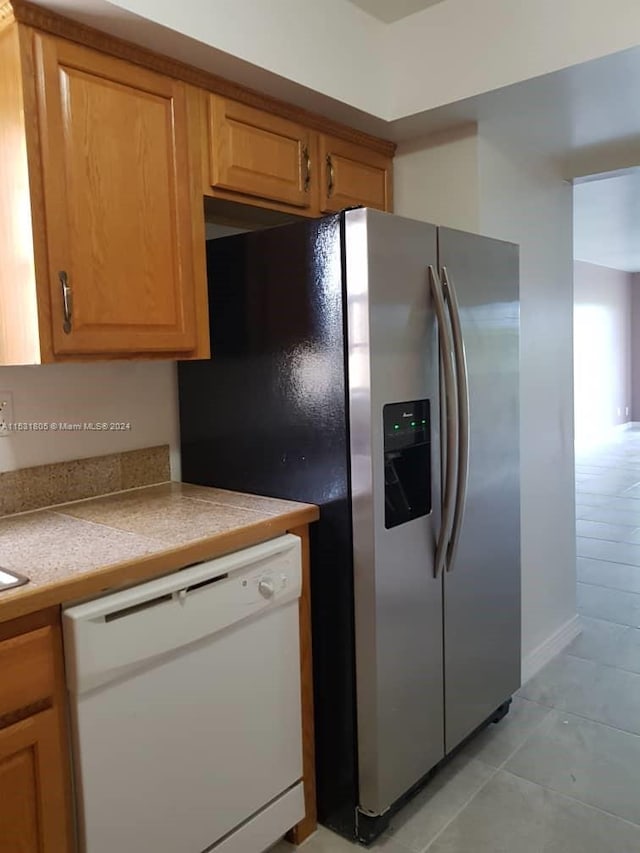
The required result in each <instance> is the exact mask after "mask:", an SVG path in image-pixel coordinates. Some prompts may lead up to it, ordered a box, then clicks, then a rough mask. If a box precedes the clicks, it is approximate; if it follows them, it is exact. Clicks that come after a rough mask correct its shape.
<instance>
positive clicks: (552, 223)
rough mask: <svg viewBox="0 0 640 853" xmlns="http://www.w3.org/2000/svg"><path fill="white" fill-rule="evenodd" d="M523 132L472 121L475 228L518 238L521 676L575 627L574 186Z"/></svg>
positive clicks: (505, 124) (501, 124) (509, 126)
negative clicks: (475, 132) (530, 146)
mask: <svg viewBox="0 0 640 853" xmlns="http://www.w3.org/2000/svg"><path fill="white" fill-rule="evenodd" d="M526 138H527V129H526V127H520V126H517V125H516V126H513V125H512V124H511V122H510V121H509V120H508V119H506V120H504V121H501V122H498V121H494V122H486V123H483V124H481V126H480V130H479V155H480V187H479V194H480V199H481V207H480V226H481V231H482V232H483V233H486V234H488V235H490V236H494V237H499V238H502V239H506V240H512V241H513V242H515V243H518V244H519V245H520V311H521V337H520V353H521V358H520V376H521V381H520V418H521V429H520V440H521V475H522V493H521V494H522V603H523V608H522V645H523V663H524V673H525V676H526V675H527V674H530V673H531V669H532V667H533V668H535V666H536V665H537V663H538V662H539V660H540V657H539V655H541V654H543V650H544V649H545V644H547V643H549V641H550V640H551V639H552V638H553V637H554V636H555V635H557V633H558V632H560V637H562V632H563V631H565V630H573V629H575V627H576V623H575V622H574V621H572V620H575V614H576V542H575V497H574V476H575V475H574V444H573V343H572V335H573V328H572V327H573V287H572V279H573V195H572V188H571V186H570V185H569V184H567V183H566V182H565V181H564V180H563V179H562V171H561V168H560V165H559V164H555V163H553V162H551V161H548V160H547V159H546V158H544V157H543V156H541V155H539V154H537V153H536V152H535V151H528V150H527V148H526ZM556 650H557V648H556Z"/></svg>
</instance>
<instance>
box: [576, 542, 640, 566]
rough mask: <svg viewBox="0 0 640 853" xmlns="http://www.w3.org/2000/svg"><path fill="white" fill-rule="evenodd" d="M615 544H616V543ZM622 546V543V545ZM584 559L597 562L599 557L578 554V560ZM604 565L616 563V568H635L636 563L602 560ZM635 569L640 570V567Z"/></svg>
mask: <svg viewBox="0 0 640 853" xmlns="http://www.w3.org/2000/svg"><path fill="white" fill-rule="evenodd" d="M614 544H615V543H614ZM620 544H622V543H620ZM581 558H584V559H586V560H597V559H598V557H588V556H586V554H578V553H576V559H581ZM601 562H603V563H614V565H616V566H635V563H623V562H622V561H621V560H602V561H601ZM635 568H640V566H635Z"/></svg>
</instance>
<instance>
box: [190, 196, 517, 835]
mask: <svg viewBox="0 0 640 853" xmlns="http://www.w3.org/2000/svg"><path fill="white" fill-rule="evenodd" d="M207 263H208V275H209V309H210V321H211V351H212V356H211V359H210V360H208V361H203V362H187V363H181V364H180V365H179V392H180V426H181V445H182V476H183V479H184V480H185V481H187V482H192V483H200V484H204V485H213V486H220V487H223V488H230V489H237V490H241V491H248V492H255V493H258V494H265V495H271V496H276V497H282V498H289V499H297V500H302V501H308V502H312V503H317V504H319V505H320V508H321V518H320V521H319V522H318V523H317V524H316V525H314V526H313V529H312V543H311V561H312V562H311V571H312V612H313V656H314V691H315V712H316V720H315V724H316V746H317V750H316V761H317V794H318V810H319V817H320V820H321V821H322V822H323V823H325V824H326V825H328V826H330V827H332V828H333V829H335V830H337V831H339V832H340V833H342V834H343V835H345V836H347V837H350V838H358V839H359V840H361V841H364V842H368V841H371V840H372V839H373V838H375V837H376V836H377V835H378V834H379V833H380V832H381V831H382V830H383V829H384V828H385V826H386V825H387V823H388V821H389V817H390V815H391V814H393V811H394V809H396V808H397V807H398V806H399V805H401V804H402V803H403V802H404V801H405V800H406V799H407V798H408V797H409V796H410V795H411V794H412V793H413V792H414V791H415V790H417V789H418V788H419V787H420V786H421V785H422V784H424V782H425V781H426V780H428V779H429V777H430V775H431V774H432V773H433V772H434V770H435V769H437V767H438V765H440V764H441V763H442V762H443V761H446V759H447V758H448V757H449V756H450V755H451V754H452V752H453V751H454V750H455V749H456V747H458V746H459V745H460V744H461V743H462V742H463V741H464V740H465V739H466V738H468V737H469V736H470V735H472V734H473V733H474V732H475V731H476V730H477V729H478V728H479V727H481V726H483V725H485V724H487V723H488V722H491V721H497V720H499V719H500V717H501V716H502V715H503V714H504V713H505V712H506V710H507V708H508V702H509V699H510V696H511V694H512V693H513V692H514V691H515V690H516V689H517V688H518V687H519V685H520V499H519V438H518V437H519V406H518V384H519V377H518V370H519V368H518V362H519V298H518V249H517V247H516V246H514V245H512V244H509V243H503V242H500V241H497V240H491V239H487V238H484V237H480V236H477V235H473V234H467V233H463V232H460V231H454V230H451V229H448V228H437V227H435V226H432V225H429V224H426V223H423V222H417V221H413V220H408V219H403V218H400V217H397V216H393V215H389V214H384V213H379V212H377V211H373V210H366V209H357V210H350V211H346V212H344V213H342V214H338V215H335V216H330V217H326V218H324V219H321V220H313V221H308V222H301V223H296V224H293V225H287V226H281V227H278V228H272V229H267V230H263V231H256V232H252V233H247V234H242V235H236V236H233V237H228V238H224V239H220V240H213V241H210V242H209V243H208V245H207ZM256 654H260V650H259V649H256ZM265 665H268V661H265ZM257 699H258V697H257ZM247 772H250V768H247Z"/></svg>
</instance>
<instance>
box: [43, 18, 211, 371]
mask: <svg viewBox="0 0 640 853" xmlns="http://www.w3.org/2000/svg"><path fill="white" fill-rule="evenodd" d="M36 62H37V69H38V72H39V90H38V99H39V103H38V106H39V113H40V115H39V118H40V132H41V146H42V166H43V184H44V198H45V213H46V230H47V246H48V261H49V270H48V273H49V285H50V292H51V328H52V341H53V351H54V353H56V354H66V353H69V354H72V353H87V354H92V353H100V354H103V355H104V354H105V353H114V354H118V353H123V354H124V353H126V354H133V355H135V353H154V352H158V353H163V352H166V353H171V352H174V353H180V352H187V351H189V350H194V348H195V346H196V329H195V307H194V304H195V296H194V288H195V285H194V264H193V251H194V249H193V241H192V231H191V212H192V209H191V198H192V196H191V194H190V172H189V160H188V147H187V121H186V112H185V110H186V107H185V104H186V96H185V86H184V84H183V83H180V82H178V81H176V80H173V79H171V78H168V77H164V76H162V75H159V74H155V73H154V72H151V71H148V70H145V69H143V68H140V67H138V66H136V65H132V64H130V63H128V62H123V61H121V60H118V59H113V58H111V57H108V56H105V55H102V54H99V53H96V52H95V51H93V50H89V49H86V48H83V47H80V46H78V45H76V44H72V43H70V42H66V41H62V40H60V39H56V38H52V37H49V36H40V35H37V36H36ZM200 215H202V214H200Z"/></svg>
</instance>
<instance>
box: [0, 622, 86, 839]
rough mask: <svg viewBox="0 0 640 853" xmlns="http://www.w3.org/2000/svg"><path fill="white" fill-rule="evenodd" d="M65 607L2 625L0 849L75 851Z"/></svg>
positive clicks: (0, 643) (0, 634)
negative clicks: (63, 631)
mask: <svg viewBox="0 0 640 853" xmlns="http://www.w3.org/2000/svg"><path fill="white" fill-rule="evenodd" d="M58 620H59V617H58V613H57V611H55V610H54V611H42V612H40V613H37V614H34V615H33V616H29V617H24V618H22V619H19V620H15V622H7V623H4V624H0V662H1V664H2V669H1V677H0V853H72V851H73V850H74V841H73V831H72V823H71V808H70V755H69V749H68V740H67V732H66V723H65V719H66V717H65V710H64V701H65V685H64V668H63V659H62V640H61V633H60V626H59V623H58Z"/></svg>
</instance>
